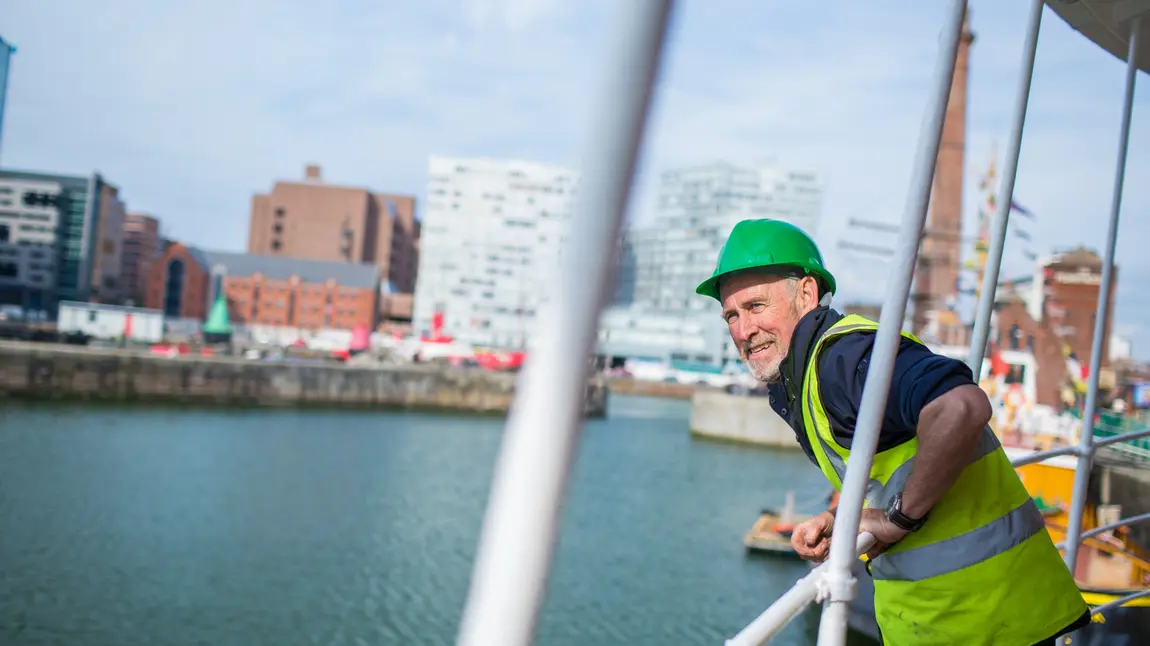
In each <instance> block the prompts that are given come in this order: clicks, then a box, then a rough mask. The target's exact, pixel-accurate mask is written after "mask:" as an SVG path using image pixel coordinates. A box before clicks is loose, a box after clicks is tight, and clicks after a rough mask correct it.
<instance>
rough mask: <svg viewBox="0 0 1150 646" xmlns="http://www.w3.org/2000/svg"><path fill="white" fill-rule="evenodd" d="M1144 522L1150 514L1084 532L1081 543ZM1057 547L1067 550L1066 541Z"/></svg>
mask: <svg viewBox="0 0 1150 646" xmlns="http://www.w3.org/2000/svg"><path fill="white" fill-rule="evenodd" d="M1144 520H1150V513H1147V514H1138V515H1137V516H1130V517H1128V518H1123V519H1121V520H1118V521H1115V522H1113V523H1108V524H1106V525H1101V526H1099V527H1095V528H1094V529H1092V530H1090V531H1088V532H1083V533H1082V536H1081V537H1079V539H1080V541H1081V540H1085V539H1087V538H1090V537H1092V536H1097V535H1099V534H1101V533H1103V532H1108V531H1110V530H1112V529H1118V528H1119V527H1122V526H1123V525H1136V524H1138V523H1140V522H1142V521H1144ZM1056 547H1057V548H1058V549H1063V548H1065V547H1066V541H1063V542H1061V543H1059V544H1058V545H1057V546H1056Z"/></svg>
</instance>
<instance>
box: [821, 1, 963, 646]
mask: <svg viewBox="0 0 1150 646" xmlns="http://www.w3.org/2000/svg"><path fill="white" fill-rule="evenodd" d="M965 14H966V0H950V3H949V4H948V7H947V13H946V22H945V23H944V24H943V26H942V32H941V37H940V44H939V52H938V57H937V61H936V64H935V70H934V78H933V82H932V84H931V92H930V94H929V97H928V100H929V104H928V105H927V108H926V112H925V115H924V116H923V121H922V126H921V129H920V131H919V138H918V151H917V152H916V153H915V160H914V174H913V175H912V177H911V180H910V186H909V187H908V190H907V199H906V207H905V209H904V212H903V216H902V224H901V225H900V227H899V243H898V247H897V249H898V255H897V257H896V258H895V261H894V262H895V266H894V267H892V268H891V273H890V274H889V277H890V280H889V282H888V283H887V292H886V299H885V300H884V302H883V305H882V314H881V315H880V317H879V328H878V331H877V332H876V333H875V344H874V349H873V350H872V351H871V365H870V368H869V369H868V370H867V379H866V386H865V387H864V389H863V401H862V405H861V406H860V407H859V409H860V410H859V415H858V421H857V424H856V426H855V437H854V441H853V442H852V443H851V452H850V460H849V461H848V463H847V472H846V476H845V478H844V482H843V487H842V491H841V494H840V498H839V506H838V513H837V514H836V517H835V524H834V530H833V535H834V536H836V537H839V538H838V539H836V540H832V541H831V550H830V559H829V563H830V566H829V567H828V568H827V574H826V578H825V580H826V589H827V590H828V592H829V598H828V600H827V603H826V605H825V606H824V608H823V614H822V619H821V620H820V623H819V640H818V646H844V645H845V644H846V631H847V613H848V604H849V603H850V601H851V600H852V599H853V598H854V596H855V585H856V583H857V582H856V581H855V579H854V576H853V575H852V574H851V565H852V563H853V562H854V561H855V560H856V557H855V554H854V546H855V541H854V540H853V537H855V536H857V535H858V531H859V519H860V517H861V516H862V506H863V497H864V495H865V493H866V486H867V481H868V480H869V478H870V469H871V464H872V462H873V461H874V454H875V447H876V445H877V444H878V435H879V426H880V424H881V423H882V418H883V411H884V409H885V407H886V400H887V394H888V392H889V390H890V380H891V371H892V370H893V368H894V359H895V354H896V352H897V351H898V346H899V342H900V340H901V332H902V325H903V318H904V315H905V314H906V303H907V298H908V297H909V296H910V286H911V279H912V277H913V274H914V268H915V264H916V260H917V258H918V248H919V241H920V239H921V236H922V230H923V227H924V225H925V223H926V214H927V207H928V205H929V204H930V192H931V186H932V183H933V181H934V169H935V165H936V164H937V162H938V150H939V147H940V146H941V141H942V125H943V122H944V120H945V118H946V106H947V103H948V102H949V100H950V86H951V79H952V78H953V77H954V67H955V61H956V58H957V55H958V45H959V40H960V38H961V37H962V29H963V18H964V17H965ZM844 538H846V540H844Z"/></svg>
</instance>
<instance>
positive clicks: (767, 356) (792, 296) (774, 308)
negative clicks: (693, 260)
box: [719, 273, 818, 381]
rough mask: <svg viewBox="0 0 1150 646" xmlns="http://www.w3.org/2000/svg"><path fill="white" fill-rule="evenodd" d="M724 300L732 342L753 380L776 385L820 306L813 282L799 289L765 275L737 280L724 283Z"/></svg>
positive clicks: (801, 284)
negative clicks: (800, 330) (807, 318)
mask: <svg viewBox="0 0 1150 646" xmlns="http://www.w3.org/2000/svg"><path fill="white" fill-rule="evenodd" d="M719 296H720V298H722V305H723V319H724V320H725V321H726V322H727V328H728V330H729V331H730V333H731V340H732V341H734V342H735V347H737V348H738V349H739V356H740V357H742V359H743V362H744V363H746V364H747V367H748V368H750V370H751V374H753V375H754V376H755V378H756V379H758V380H759V381H777V380H778V378H779V365H780V364H782V362H783V360H784V359H786V357H787V352H788V351H789V350H790V347H791V336H792V335H793V334H794V332H795V326H796V325H797V324H798V322H799V319H800V318H802V317H803V315H804V314H806V313H807V312H809V311H811V310H812V309H814V307H815V306H816V305H817V303H818V288H817V286H816V285H815V282H814V279H813V278H810V277H806V278H803V279H802V280H801V281H799V282H798V283H797V284H796V283H795V282H793V281H791V280H789V279H787V278H782V277H779V276H775V275H771V274H766V273H745V274H737V275H734V276H731V277H729V278H726V279H724V280H723V282H722V284H721V286H720V288H719Z"/></svg>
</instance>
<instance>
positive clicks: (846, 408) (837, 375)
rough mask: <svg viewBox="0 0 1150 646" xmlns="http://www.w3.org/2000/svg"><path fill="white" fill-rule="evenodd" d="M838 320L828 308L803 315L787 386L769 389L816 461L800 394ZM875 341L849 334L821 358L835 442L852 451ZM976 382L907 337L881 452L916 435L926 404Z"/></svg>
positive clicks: (866, 335)
mask: <svg viewBox="0 0 1150 646" xmlns="http://www.w3.org/2000/svg"><path fill="white" fill-rule="evenodd" d="M839 318H841V315H839V314H838V313H837V312H834V311H833V310H828V309H826V308H819V309H817V310H815V311H813V312H811V313H809V314H807V315H806V316H804V317H803V319H802V320H800V322H799V325H798V326H797V327H796V331H795V335H794V337H793V340H792V345H791V353H792V354H793V355H794V359H795V360H794V361H788V362H787V364H784V366H783V370H782V372H783V380H782V382H781V383H777V384H771V385H770V395H771V405H772V407H773V408H774V410H775V412H776V413H778V414H779V415H780V416H781V417H782V418H783V419H784V420H786V421H787V423H788V424H789V425H790V426H791V428H792V429H794V431H795V435H796V437H797V439H798V441H799V444H800V446H802V448H803V451H804V452H805V453H806V454H807V456H808V457H809V458H810V459H811V461H812V462H813V461H814V454H813V453H812V451H811V447H810V442H809V441H808V439H807V434H806V431H805V429H804V426H803V419H802V413H801V409H800V408H799V404H800V402H799V401H796V396H798V397H801V394H800V393H801V384H802V378H803V372H802V371H804V370H805V367H806V364H807V361H808V358H809V351H810V350H811V349H813V346H814V342H815V341H816V340H817V339H818V338H819V337H821V336H822V334H823V333H825V331H826V329H828V328H829V327H830V326H831V325H832V324H833V323H834V322H835V321H837V320H838V319H839ZM874 340H875V335H874V333H853V334H847V335H844V336H842V337H841V338H839V339H837V340H836V341H835V342H834V343H832V344H831V345H830V346H829V347H828V348H827V349H826V350H824V351H823V353H822V356H821V357H820V358H819V391H820V395H821V397H822V403H823V407H824V408H825V409H826V413H827V418H828V420H829V421H830V424H831V430H832V432H833V433H834V435H835V438H836V439H838V441H839V443H840V444H842V445H843V446H845V447H847V448H850V446H851V442H852V440H853V439H854V431H855V424H856V422H857V420H858V413H859V408H860V406H861V404H862V393H863V386H864V385H865V383H866V376H867V369H868V368H869V367H870V362H871V350H872V348H873V347H874ZM788 368H789V372H790V374H788V370H787V369H788ZM788 381H789V382H790V383H789V384H788ZM973 383H974V380H973V378H972V375H971V371H970V368H969V367H968V366H967V365H966V364H965V363H963V362H962V361H958V360H956V359H951V358H949V357H945V356H942V355H939V354H935V353H934V352H931V351H930V350H929V349H928V348H927V347H926V346H923V345H921V344H919V343H915V342H914V341H911V340H909V339H907V338H905V337H903V338H902V342H901V344H900V346H899V351H898V354H897V356H896V358H895V365H894V370H893V373H892V375H891V389H890V394H889V395H888V397H887V403H886V412H885V414H884V416H883V425H882V429H881V431H880V433H879V442H878V450H879V451H884V450H887V449H890V448H893V447H895V446H898V445H899V444H902V443H904V442H907V441H909V440H910V439H911V438H913V437H914V436H915V435H916V433H917V430H916V429H917V427H918V416H919V413H920V412H921V411H922V409H923V408H924V407H925V406H926V405H927V404H929V403H930V402H932V401H934V400H935V399H937V398H938V397H939V396H941V395H942V394H944V393H946V392H947V391H949V390H951V389H953V388H955V387H957V386H962V385H966V384H973ZM788 390H789V391H790V392H791V395H790V396H788V394H787V391H788Z"/></svg>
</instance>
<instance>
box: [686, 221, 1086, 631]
mask: <svg viewBox="0 0 1150 646" xmlns="http://www.w3.org/2000/svg"><path fill="white" fill-rule="evenodd" d="M834 291H835V279H834V276H832V275H831V273H830V272H829V271H827V269H826V267H825V266H824V265H823V261H822V255H821V254H820V253H819V250H818V247H817V246H816V245H815V243H814V241H812V240H811V239H810V238H809V237H808V236H807V235H806V234H805V233H804V232H803V231H802V230H801V229H799V228H797V227H795V226H793V225H791V224H788V223H786V222H782V221H777V220H745V221H743V222H740V223H738V224H737V225H736V226H735V228H734V229H733V230H732V231H731V235H730V237H729V238H728V239H727V242H726V244H725V245H724V247H723V249H722V251H721V252H720V253H719V259H718V263H717V266H716V268H715V271H714V274H713V275H712V276H711V277H710V278H708V279H707V280H705V281H703V283H702V284H700V285H699V287H698V289H697V290H696V292H697V293H699V294H702V295H705V296H710V297H712V298H714V299H716V300H717V301H719V302H720V303H721V305H722V315H723V318H724V320H725V321H726V323H727V326H728V328H729V331H730V334H731V339H732V340H733V341H734V342H735V345H736V347H738V348H739V351H740V355H741V356H742V358H743V361H744V362H745V363H746V365H747V367H748V368H749V369H750V370H751V372H752V374H754V376H755V377H756V378H757V379H759V380H761V381H764V382H768V383H769V386H768V388H769V389H770V391H771V403H772V405H773V407H774V409H775V411H776V412H777V413H778V414H779V415H780V416H781V417H782V418H783V419H785V420H786V421H787V423H788V424H790V426H791V428H793V429H794V431H795V436H796V438H797V439H798V441H799V444H800V445H801V446H802V448H803V450H804V451H805V452H806V454H807V457H808V458H810V460H811V462H813V463H815V465H817V466H818V467H819V468H820V469H821V470H822V472H823V474H824V475H825V476H826V478H827V479H828V480H829V481H830V482H831V484H832V485H833V486H834V488H835V489H836V490H839V489H841V487H842V478H843V475H844V474H845V472H846V464H847V463H848V462H849V460H850V446H851V440H852V437H853V435H854V430H855V421H856V419H857V417H858V411H859V405H860V402H861V398H862V391H863V383H864V381H865V379H866V372H867V367H868V365H869V362H870V352H871V347H872V346H873V344H874V333H875V331H876V330H877V327H878V324H877V323H875V322H874V321H869V320H867V319H864V318H862V317H859V316H853V315H852V316H843V315H841V314H839V313H837V312H835V311H834V310H832V309H830V308H829V304H830V298H831V296H832V295H833V294H834ZM991 413H992V411H991V406H990V402H989V401H988V399H987V397H986V394H985V393H983V391H982V390H981V389H979V387H978V386H977V385H975V383H974V381H973V379H972V377H971V373H970V370H969V369H968V368H967V367H966V366H965V365H964V364H963V363H961V362H958V361H954V360H952V359H949V358H946V357H942V356H939V355H936V354H934V353H932V352H931V351H930V350H929V349H927V348H926V347H925V346H924V345H922V344H921V343H920V342H919V341H918V340H917V339H915V338H914V337H913V336H912V335H910V334H908V333H905V332H904V333H903V338H902V340H901V344H900V347H899V351H898V355H897V359H896V361H895V366H894V372H893V375H892V379H891V392H890V395H889V400H888V403H887V407H886V412H885V415H884V417H883V422H882V430H881V433H880V438H879V442H878V447H877V452H876V455H875V459H874V466H873V467H872V468H871V471H870V483H869V485H868V489H867V495H866V500H867V504H866V505H865V506H866V508H865V509H864V510H863V513H862V520H861V522H860V526H859V531H860V532H861V531H866V532H870V533H871V534H873V535H874V537H875V539H876V544H875V546H874V548H872V549H871V550H870V552H869V553H868V554H867V559H868V562H867V570H868V571H869V573H870V575H871V577H872V578H873V579H874V584H875V585H874V588H875V616H876V619H877V621H878V625H879V629H880V631H881V633H882V636H883V639H884V640H885V643H888V644H893V645H896V646H903V645H913V646H932V645H939V646H942V645H950V644H962V645H963V646H973V645H975V644H986V645H988V646H989V645H992V644H993V645H994V646H1031V645H1039V644H1047V643H1049V644H1053V643H1054V639H1055V637H1057V636H1058V635H1062V634H1065V633H1067V632H1069V631H1071V630H1074V629H1077V628H1078V627H1080V626H1083V625H1085V624H1086V623H1088V622H1089V620H1090V615H1089V612H1088V610H1087V607H1086V604H1085V602H1084V601H1083V599H1082V595H1081V593H1080V592H1079V590H1078V587H1077V586H1076V585H1075V582H1074V580H1073V578H1072V577H1071V576H1070V573H1069V572H1068V571H1067V569H1066V566H1065V565H1064V564H1063V562H1062V559H1061V557H1060V555H1059V553H1058V551H1057V549H1056V548H1055V547H1054V544H1053V542H1052V541H1051V539H1050V536H1049V534H1048V533H1047V532H1046V531H1045V525H1044V522H1043V519H1042V516H1041V514H1040V513H1039V512H1038V509H1037V507H1035V505H1034V502H1033V501H1032V500H1031V498H1030V495H1029V494H1028V493H1027V491H1026V489H1025V488H1024V487H1023V486H1022V482H1021V480H1019V478H1018V475H1017V474H1016V473H1015V471H1014V469H1013V468H1012V467H1011V466H1010V462H1009V460H1008V459H1007V457H1006V454H1005V452H1004V451H1003V450H1002V447H1001V445H1000V444H999V442H998V440H997V438H996V437H995V436H994V434H993V433H992V432H991V431H990V429H989V427H988V426H987V422H988V421H989V419H990V417H991ZM834 515H835V509H833V508H832V509H829V510H827V511H825V512H823V513H821V514H819V515H818V516H816V517H815V518H813V519H812V520H810V521H807V522H806V523H803V524H802V525H800V526H798V527H797V528H796V529H795V532H794V534H793V536H792V539H791V542H792V545H793V546H794V548H795V550H796V551H797V552H798V553H799V554H800V555H802V556H803V557H804V558H806V559H809V560H817V561H819V560H823V559H825V558H826V555H827V551H828V548H829V545H830V540H831V530H832V526H833V524H834ZM852 540H853V539H852Z"/></svg>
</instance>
